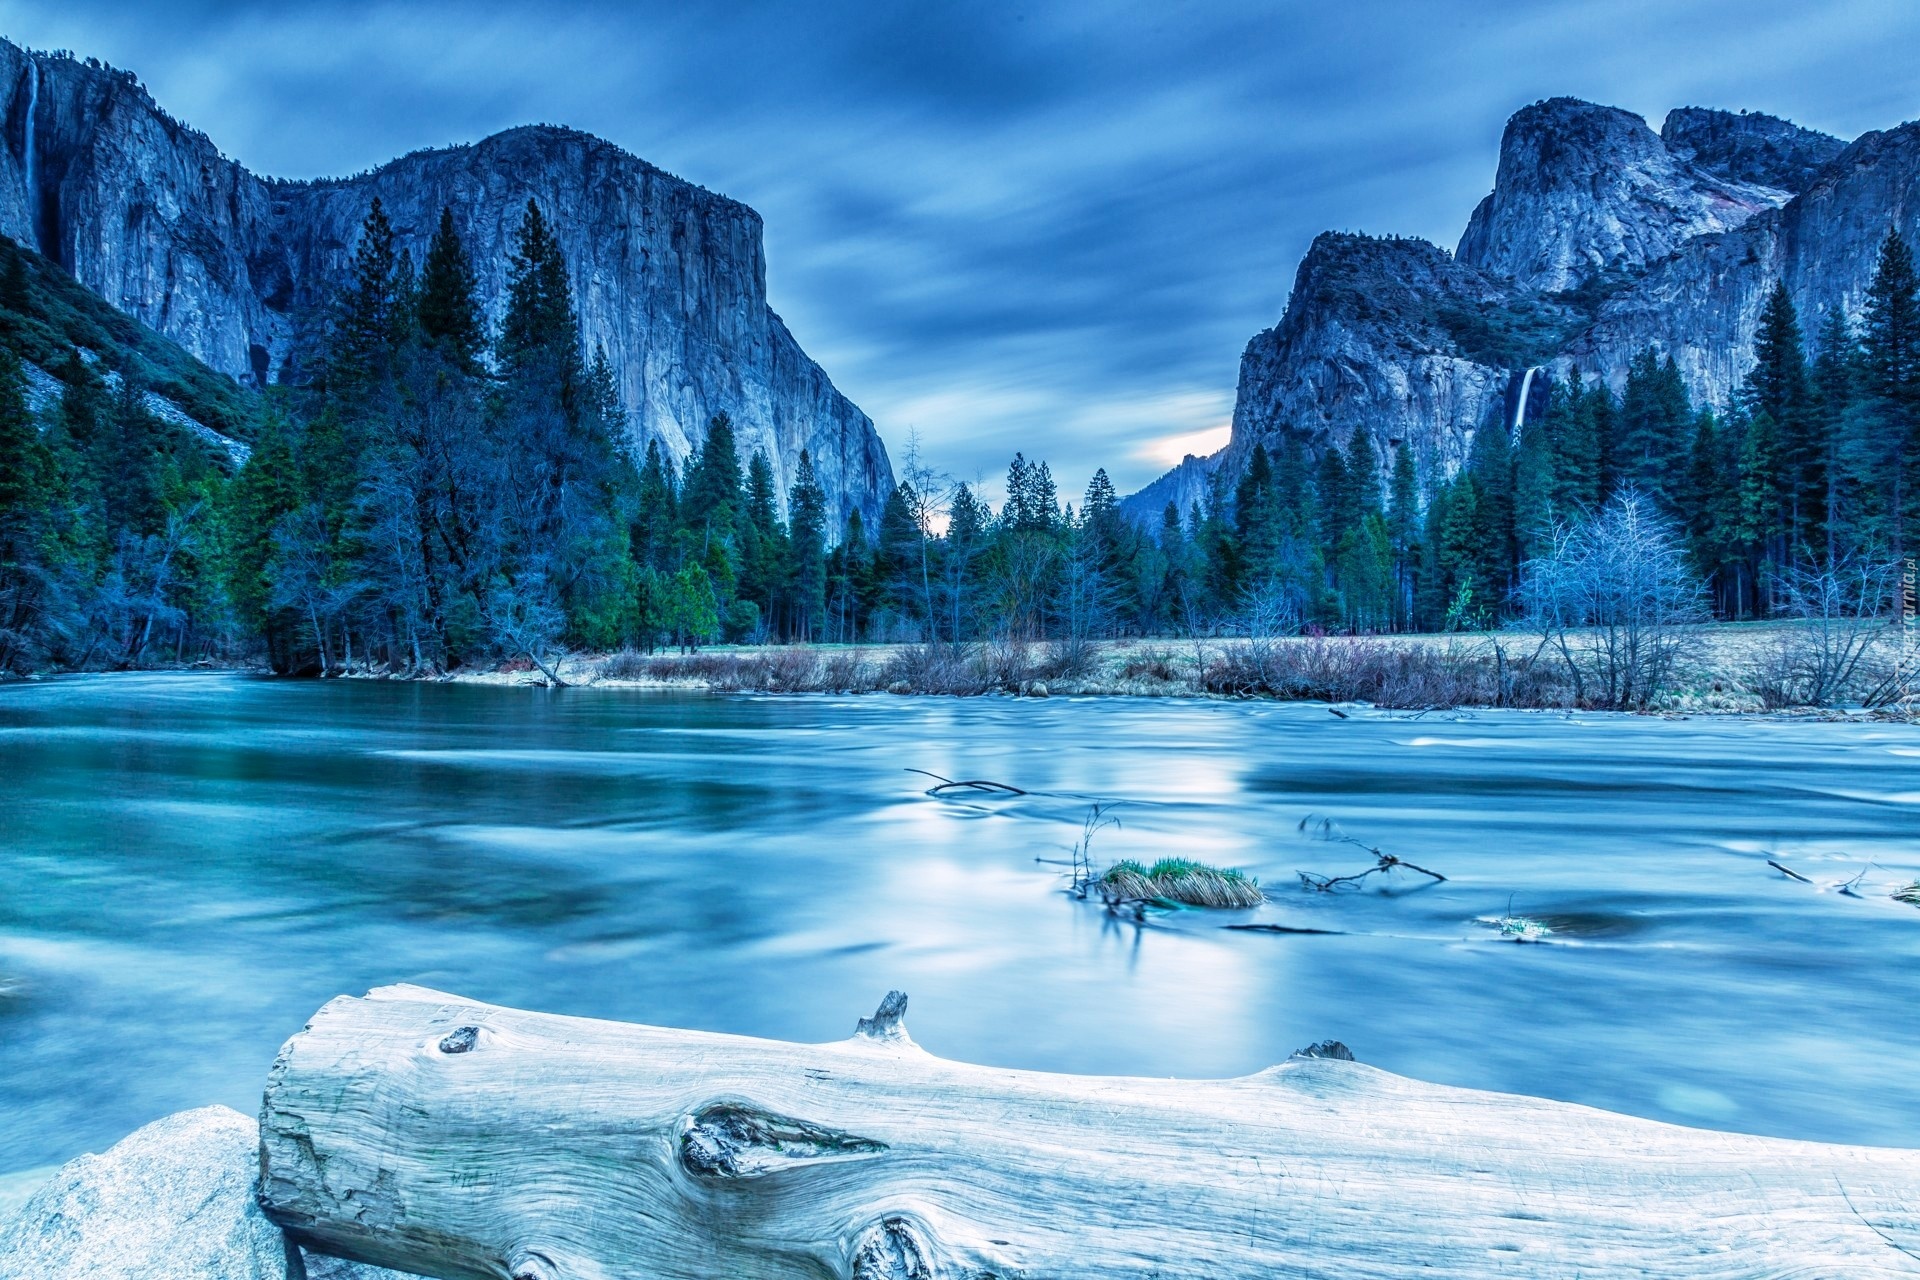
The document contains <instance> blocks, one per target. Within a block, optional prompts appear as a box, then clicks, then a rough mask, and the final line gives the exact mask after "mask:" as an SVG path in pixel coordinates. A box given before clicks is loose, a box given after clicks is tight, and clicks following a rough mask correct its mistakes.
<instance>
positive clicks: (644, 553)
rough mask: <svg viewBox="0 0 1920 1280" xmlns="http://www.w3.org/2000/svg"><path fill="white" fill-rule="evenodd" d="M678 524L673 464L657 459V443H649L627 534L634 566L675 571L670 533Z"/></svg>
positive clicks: (661, 570) (659, 455)
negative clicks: (635, 564)
mask: <svg viewBox="0 0 1920 1280" xmlns="http://www.w3.org/2000/svg"><path fill="white" fill-rule="evenodd" d="M678 524H679V512H678V502H677V500H676V493H675V488H674V476H673V463H671V462H669V461H668V460H667V459H666V458H664V457H663V456H662V455H661V453H660V442H659V441H658V440H649V441H647V452H646V457H645V460H644V461H643V462H642V463H641V464H640V479H639V481H638V483H637V484H636V486H635V496H634V507H633V524H632V525H631V527H630V529H629V533H628V538H629V542H630V545H631V547H632V552H633V558H634V560H635V562H636V563H638V564H642V565H645V566H646V567H648V568H650V569H653V570H654V571H656V572H662V573H664V572H667V571H669V570H671V569H673V568H675V566H674V565H673V563H672V557H673V554H674V540H673V533H674V529H675V528H676V527H677V525H678Z"/></svg>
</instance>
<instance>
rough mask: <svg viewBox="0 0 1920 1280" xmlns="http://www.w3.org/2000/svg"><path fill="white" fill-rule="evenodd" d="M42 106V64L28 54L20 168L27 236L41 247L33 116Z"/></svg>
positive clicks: (38, 183) (34, 244) (37, 246)
mask: <svg viewBox="0 0 1920 1280" xmlns="http://www.w3.org/2000/svg"><path fill="white" fill-rule="evenodd" d="M39 106H40V64H39V63H37V62H35V61H34V60H33V55H32V54H28V55H27V131H26V134H27V136H26V145H25V146H24V148H23V149H22V153H21V157H20V168H21V171H22V173H23V174H24V175H25V177H26V187H27V237H28V240H29V241H30V242H31V244H32V246H33V247H34V248H36V249H38V248H39V247H40V182H39V175H38V174H36V173H35V172H34V167H33V118H34V117H35V116H36V115H38V114H39V110H38V108H39Z"/></svg>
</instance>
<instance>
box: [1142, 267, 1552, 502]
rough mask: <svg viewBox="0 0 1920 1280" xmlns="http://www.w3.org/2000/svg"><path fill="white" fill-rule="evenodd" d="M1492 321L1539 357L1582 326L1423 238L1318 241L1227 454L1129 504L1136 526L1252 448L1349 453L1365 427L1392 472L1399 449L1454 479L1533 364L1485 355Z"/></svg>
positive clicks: (1245, 387)
mask: <svg viewBox="0 0 1920 1280" xmlns="http://www.w3.org/2000/svg"><path fill="white" fill-rule="evenodd" d="M1489 314H1492V315H1496V316H1502V317H1507V318H1509V319H1511V320H1512V321H1513V322H1514V323H1515V324H1516V325H1517V326H1519V327H1520V328H1522V329H1523V330H1525V331H1526V332H1528V333H1535V332H1537V333H1538V334H1539V335H1540V338H1539V350H1538V352H1537V358H1538V359H1539V360H1541V361H1544V360H1545V359H1546V358H1547V357H1549V356H1551V355H1552V354H1553V352H1554V351H1556V350H1557V349H1558V345H1559V340H1560V337H1561V335H1563V334H1564V333H1567V332H1570V331H1572V330H1573V329H1575V328H1577V327H1578V320H1579V317H1578V314H1577V313H1576V312H1575V311H1574V310H1573V309H1572V308H1570V307H1567V306H1565V305H1563V304H1559V303H1554V302H1551V301H1547V300H1543V299H1539V298H1537V297H1535V296H1534V295H1532V294H1530V293H1528V292H1526V291H1525V290H1519V289H1516V288H1515V287H1514V286H1513V285H1511V284H1509V283H1507V282H1505V281H1502V280H1499V279H1497V278H1495V277H1493V276H1491V275H1489V274H1488V273H1486V272H1484V271H1481V270H1479V269H1478V268H1475V267H1471V266H1466V265H1464V264H1462V263H1460V262H1458V261H1456V260H1455V259H1454V258H1452V257H1451V256H1449V255H1448V253H1447V252H1446V250H1444V249H1441V248H1440V247H1438V246H1437V245H1433V244H1430V243H1428V242H1427V241H1425V240H1412V239H1401V238H1397V237H1388V238H1382V237H1375V236H1363V235H1350V234H1346V233H1340V232H1327V233H1325V234H1323V235H1320V236H1318V237H1317V238H1315V240H1314V242H1313V246H1312V247H1311V248H1310V249H1308V250H1307V256H1306V257H1305V258H1304V259H1302V260H1301V263H1300V270H1299V273H1298V274H1297V275H1296V276H1295V277H1294V284H1293V293H1292V296H1291V297H1290V298H1289V300H1288V303H1287V309H1286V312H1285V314H1284V315H1282V316H1281V317H1280V323H1279V324H1277V325H1275V326H1274V327H1273V328H1271V329H1268V330H1266V331H1265V332H1263V333H1260V334H1257V335H1255V337H1254V338H1253V340H1252V341H1251V342H1249V343H1248V344H1247V348H1246V351H1245V352H1244V353H1243V354H1242V355H1241V357H1240V386H1239V392H1238V395H1237V396H1236V398H1235V401H1234V408H1233V436H1232V439H1231V442H1230V443H1229V444H1228V445H1227V447H1226V449H1225V450H1224V451H1223V453H1222V454H1220V455H1216V457H1215V458H1213V459H1208V460H1206V461H1204V462H1201V461H1200V460H1197V459H1196V460H1190V461H1189V462H1186V463H1183V464H1182V465H1181V467H1180V468H1177V469H1176V471H1175V472H1172V473H1169V474H1168V475H1167V476H1166V477H1163V478H1162V479H1161V480H1160V481H1156V482H1155V486H1152V487H1150V488H1149V489H1147V490H1145V491H1143V492H1142V493H1141V494H1138V495H1134V496H1133V497H1131V498H1129V499H1128V500H1127V510H1128V511H1129V512H1131V513H1132V514H1133V515H1134V517H1135V518H1136V519H1139V520H1143V521H1148V522H1153V523H1157V522H1158V521H1159V519H1160V516H1161V513H1162V511H1163V510H1164V509H1165V507H1166V503H1167V501H1168V500H1169V499H1172V500H1174V501H1177V502H1180V503H1181V508H1180V509H1181V513H1182V515H1185V513H1186V510H1187V508H1188V506H1189V505H1190V504H1191V502H1192V501H1193V500H1194V498H1195V497H1196V496H1198V495H1199V494H1203V493H1204V490H1205V485H1206V482H1207V476H1208V473H1209V472H1210V471H1211V470H1212V469H1213V468H1215V467H1219V466H1224V467H1225V468H1226V469H1227V472H1228V474H1229V475H1231V476H1237V475H1238V474H1239V472H1240V471H1241V470H1242V469H1243V468H1244V467H1245V465H1246V459H1247V458H1248V456H1249V455H1251V454H1252V452H1253V446H1254V445H1255V444H1256V443H1265V444H1266V445H1267V447H1268V449H1269V450H1273V449H1275V448H1276V446H1277V445H1278V444H1279V443H1280V440H1281V437H1282V436H1283V435H1285V434H1286V433H1289V432H1291V433H1296V434H1298V435H1300V436H1301V437H1303V438H1304V439H1305V440H1306V442H1307V444H1308V447H1309V450H1310V451H1317V450H1319V449H1321V448H1324V447H1326V446H1328V445H1333V446H1338V447H1340V448H1345V447H1346V445H1347V443H1348V441H1349V440H1351V439H1352V436H1353V433H1354V431H1355V430H1357V429H1358V428H1360V427H1363V426H1364V427H1366V428H1367V429H1368V430H1369V431H1370V432H1372V433H1373V439H1374V448H1375V451H1376V453H1377V454H1378V456H1379V457H1380V460H1381V464H1382V467H1383V475H1382V479H1383V480H1384V478H1385V474H1384V468H1386V467H1387V466H1390V465H1391V463H1392V460H1393V446H1394V445H1395V444H1398V443H1405V444H1406V445H1407V446H1408V447H1409V448H1410V449H1411V450H1412V451H1413V455H1414V461H1415V465H1416V468H1417V469H1418V470H1419V471H1420V473H1421V474H1422V475H1423V476H1428V475H1435V474H1439V475H1446V474H1451V473H1452V472H1453V471H1454V470H1455V469H1457V468H1458V467H1459V465H1460V464H1461V463H1462V462H1463V461H1465V459H1466V456H1467V450H1468V449H1469V448H1470V447H1471V446H1472V443H1473V433H1474V431H1475V430H1476V429H1477V428H1478V427H1479V426H1480V424H1481V423H1482V422H1484V421H1486V420H1487V418H1488V417H1489V416H1490V415H1496V414H1498V413H1500V412H1502V411H1503V410H1504V406H1505V404H1506V401H1507V397H1508V395H1509V393H1510V390H1511V388H1512V387H1513V385H1514V382H1515V379H1514V373H1513V370H1512V368H1511V367H1510V365H1511V364H1526V363H1533V362H1534V360H1535V359H1536V353H1535V352H1533V351H1522V352H1521V353H1520V354H1519V355H1517V356H1507V355H1505V354H1503V353H1496V352H1491V351H1489V350H1487V349H1485V344H1486V342H1487V341H1488V340H1489V335H1490V334H1492V332H1493V331H1492V330H1491V329H1489V328H1488V327H1487V326H1486V325H1485V324H1484V323H1483V321H1484V318H1485V317H1486V316H1488V315H1489Z"/></svg>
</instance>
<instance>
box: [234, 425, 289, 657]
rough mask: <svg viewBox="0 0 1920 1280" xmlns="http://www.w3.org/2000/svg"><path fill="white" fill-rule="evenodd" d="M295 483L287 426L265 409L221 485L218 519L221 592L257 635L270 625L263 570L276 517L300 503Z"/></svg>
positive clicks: (269, 585) (268, 584) (269, 586)
mask: <svg viewBox="0 0 1920 1280" xmlns="http://www.w3.org/2000/svg"><path fill="white" fill-rule="evenodd" d="M300 488H301V486H300V464H299V463H298V461H296V459H295V457H294V442H293V428H292V426H291V425H290V424H289V423H288V422H287V421H286V419H285V418H284V417H283V416H282V415H281V414H280V413H278V412H272V411H270V412H269V413H268V414H267V415H266V417H265V419H264V421H263V422H262V424H261V427H260V434H259V436H258V438H257V439H256V440H255V441H254V446H253V452H252V454H250V455H249V456H248V458H247V462H246V465H245V466H244V467H242V468H241V469H240V474H239V475H237V476H235V477H234V479H233V483H232V484H230V485H228V486H227V492H226V518H225V520H224V521H223V522H222V525H223V529H224V531H225V545H224V552H225V570H226V583H227V593H228V595H229V596H230V597H231V598H232V601H233V607H234V611H235V613H236V614H238V615H239V617H240V620H241V622H242V623H243V624H244V625H245V626H247V627H248V628H249V629H250V630H252V631H254V632H256V633H259V634H265V632H266V631H267V630H268V628H269V627H270V626H271V625H272V619H273V615H274V612H275V611H274V610H273V609H272V608H271V602H272V599H273V581H272V578H271V576H270V573H269V570H270V569H271V566H272V563H273V554H274V533H275V530H276V529H277V527H278V526H279V524H280V521H281V520H282V519H284V518H285V517H286V516H287V514H288V513H289V512H291V511H293V510H294V509H295V508H297V507H298V506H299V505H300V504H301V500H302V499H301V492H300Z"/></svg>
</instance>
